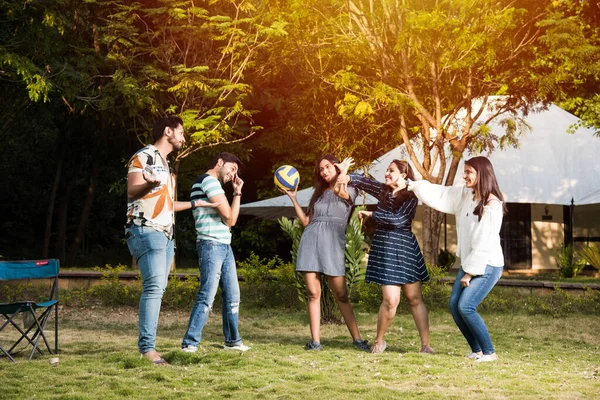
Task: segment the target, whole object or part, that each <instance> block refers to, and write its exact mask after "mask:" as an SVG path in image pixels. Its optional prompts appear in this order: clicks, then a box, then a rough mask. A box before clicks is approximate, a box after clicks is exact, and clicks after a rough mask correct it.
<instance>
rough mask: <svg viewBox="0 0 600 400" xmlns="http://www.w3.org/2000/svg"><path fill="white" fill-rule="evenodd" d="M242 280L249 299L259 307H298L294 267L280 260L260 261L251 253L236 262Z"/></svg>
mask: <svg viewBox="0 0 600 400" xmlns="http://www.w3.org/2000/svg"><path fill="white" fill-rule="evenodd" d="M238 266H239V272H240V274H241V275H242V277H243V278H244V287H245V290H246V293H247V294H248V296H249V297H250V299H251V300H252V301H253V302H254V303H256V305H258V306H261V307H272V306H286V307H294V306H297V305H298V299H297V296H296V291H297V289H298V288H297V285H298V282H297V280H296V276H295V271H294V266H293V265H292V264H290V263H286V262H284V261H283V260H282V259H281V258H279V257H277V256H275V257H274V258H272V259H270V260H267V259H260V258H259V257H258V256H257V255H256V254H254V253H253V252H251V253H250V256H249V257H248V258H247V259H246V260H244V261H240V262H238Z"/></svg>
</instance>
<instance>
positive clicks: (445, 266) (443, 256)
mask: <svg viewBox="0 0 600 400" xmlns="http://www.w3.org/2000/svg"><path fill="white" fill-rule="evenodd" d="M455 262H456V256H455V255H454V254H453V253H451V252H449V251H448V250H440V253H439V254H438V258H437V265H438V266H439V267H440V268H441V269H442V270H443V271H448V270H449V269H450V268H451V267H452V266H453V265H454V263H455Z"/></svg>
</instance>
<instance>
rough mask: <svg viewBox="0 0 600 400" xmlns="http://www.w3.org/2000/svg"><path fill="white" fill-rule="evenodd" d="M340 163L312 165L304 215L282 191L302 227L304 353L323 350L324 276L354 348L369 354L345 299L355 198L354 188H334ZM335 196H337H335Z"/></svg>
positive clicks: (326, 160)
mask: <svg viewBox="0 0 600 400" xmlns="http://www.w3.org/2000/svg"><path fill="white" fill-rule="evenodd" d="M337 163H339V160H338V159H337V158H336V157H334V156H332V155H324V156H322V157H321V158H319V159H318V160H317V162H316V165H315V177H314V179H315V183H314V189H315V191H314V193H313V196H312V198H311V199H310V203H309V205H308V212H306V213H305V212H304V210H303V209H302V207H300V205H299V204H298V201H297V199H296V191H297V189H298V188H296V189H294V190H293V191H292V190H290V191H285V190H281V191H282V192H284V193H285V194H287V195H288V196H289V198H290V199H291V200H292V203H293V204H294V209H295V210H296V214H297V216H298V219H299V220H300V222H301V223H302V225H304V226H305V229H304V232H303V233H302V238H301V239H300V245H299V248H298V258H297V261H296V271H301V272H302V273H303V274H304V281H305V282H306V288H307V297H308V319H309V323H310V333H311V336H312V340H311V341H309V342H308V343H307V344H306V346H305V349H306V350H322V346H321V280H320V275H321V274H323V275H326V276H327V278H328V281H329V286H330V288H331V291H332V292H333V295H334V297H335V300H336V301H337V303H338V305H339V307H340V311H341V313H342V316H343V317H344V321H345V322H346V326H347V327H348V330H349V331H350V335H352V340H353V344H354V346H356V347H357V348H359V349H360V350H363V351H368V350H369V346H368V344H367V342H366V341H363V340H362V339H361V338H360V333H359V331H358V326H357V325H356V319H355V318H354V311H353V310H352V305H351V304H350V301H349V299H348V290H347V288H346V266H345V256H344V249H345V246H346V225H347V222H348V217H349V216H350V212H351V211H352V205H353V204H354V199H355V198H356V190H355V189H353V188H348V189H346V188H343V189H342V190H340V188H339V187H338V188H337V190H335V191H334V189H336V181H337V177H338V169H337V167H336V165H335V164H337ZM336 193H337V194H336Z"/></svg>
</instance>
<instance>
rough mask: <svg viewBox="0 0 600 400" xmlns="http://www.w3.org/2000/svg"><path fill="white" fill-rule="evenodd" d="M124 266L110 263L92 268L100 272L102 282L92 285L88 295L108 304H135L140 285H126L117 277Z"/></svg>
mask: <svg viewBox="0 0 600 400" xmlns="http://www.w3.org/2000/svg"><path fill="white" fill-rule="evenodd" d="M126 268H127V267H126V266H124V265H117V266H116V267H113V266H112V265H110V264H106V265H105V267H104V268H100V267H96V268H94V269H95V270H96V271H100V272H102V278H101V279H102V282H103V284H102V285H95V286H92V287H91V288H90V290H89V295H90V296H92V297H94V298H95V299H97V300H98V301H100V302H101V303H102V304H104V305H108V306H136V305H137V304H138V303H139V301H140V294H141V293H142V289H141V286H140V285H127V284H125V283H123V281H122V280H120V279H119V274H120V273H121V272H122V271H123V270H125V269H126ZM138 279H139V277H138Z"/></svg>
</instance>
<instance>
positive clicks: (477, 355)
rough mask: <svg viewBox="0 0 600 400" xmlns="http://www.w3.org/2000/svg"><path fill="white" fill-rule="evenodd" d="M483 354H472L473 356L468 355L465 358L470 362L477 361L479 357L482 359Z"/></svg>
mask: <svg viewBox="0 0 600 400" xmlns="http://www.w3.org/2000/svg"><path fill="white" fill-rule="evenodd" d="M482 355H483V354H479V353H471V354H467V355H466V356H465V358H468V359H469V360H477V359H479V357H481V356H482Z"/></svg>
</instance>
